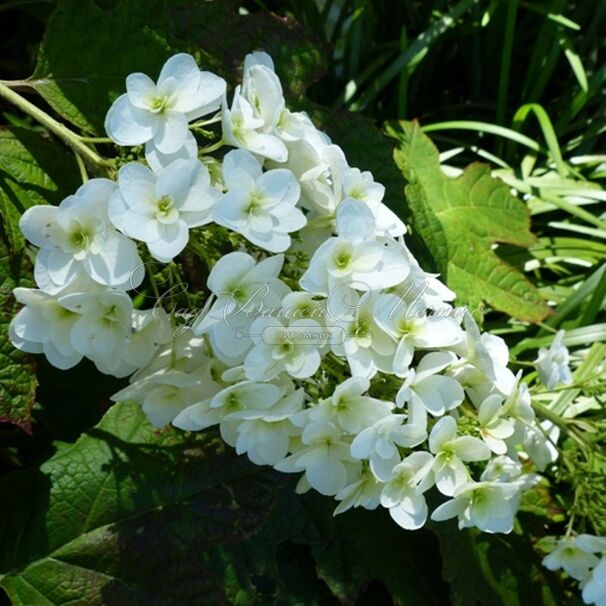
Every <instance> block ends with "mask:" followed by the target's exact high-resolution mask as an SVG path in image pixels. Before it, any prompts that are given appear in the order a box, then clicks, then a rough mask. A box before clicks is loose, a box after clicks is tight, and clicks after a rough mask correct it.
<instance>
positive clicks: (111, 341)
mask: <svg viewBox="0 0 606 606" xmlns="http://www.w3.org/2000/svg"><path fill="white" fill-rule="evenodd" d="M61 305H62V306H63V307H65V308H66V309H68V310H69V311H71V312H72V313H75V314H78V316H79V317H78V319H77V320H76V322H75V323H74V326H73V327H72V329H71V331H70V333H69V335H70V336H69V338H70V341H71V344H72V345H73V346H74V348H75V349H76V350H77V351H79V352H81V353H83V354H84V355H85V356H86V357H88V358H90V359H91V360H100V361H101V362H102V363H104V364H105V365H106V366H108V367H110V368H111V365H112V360H115V361H116V365H117V364H118V363H119V361H120V358H121V354H122V351H123V349H124V348H125V347H126V345H127V344H128V342H129V339H130V336H131V326H132V312H133V305H132V301H131V298H130V297H129V296H128V295H127V294H126V293H124V292H121V291H116V290H106V291H103V292H100V293H73V294H69V295H65V296H64V297H61Z"/></svg>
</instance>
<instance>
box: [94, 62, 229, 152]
mask: <svg viewBox="0 0 606 606" xmlns="http://www.w3.org/2000/svg"><path fill="white" fill-rule="evenodd" d="M224 95H225V80H223V79H222V78H219V77H218V76H216V75H215V74H212V73H210V72H204V71H200V69H199V67H198V65H197V64H196V61H195V59H194V58H193V57H192V56H191V55H187V54H184V53H180V54H178V55H174V56H173V57H171V58H170V59H169V60H168V61H167V62H166V63H165V64H164V67H163V68H162V70H161V72H160V76H159V78H158V82H157V83H154V81H153V80H152V79H151V78H150V77H149V76H146V75H145V74H141V73H137V74H131V75H130V76H128V77H127V78H126V93H125V94H123V95H121V96H120V97H118V98H117V99H116V100H115V101H114V104H113V105H112V106H111V108H110V110H109V112H108V113H107V117H106V118H105V130H106V131H107V134H108V135H109V137H110V138H111V139H113V141H115V142H116V143H117V144H118V145H141V144H143V143H147V142H149V141H153V146H154V147H155V148H156V149H157V150H158V151H159V152H161V153H163V154H172V153H174V152H177V151H178V150H179V149H180V148H181V147H183V145H185V143H186V141H187V139H188V133H189V131H188V122H191V121H192V120H195V119H196V118H200V117H201V116H205V115H208V114H210V113H212V112H215V111H217V110H218V109H219V107H220V106H221V102H222V99H223V97H224Z"/></svg>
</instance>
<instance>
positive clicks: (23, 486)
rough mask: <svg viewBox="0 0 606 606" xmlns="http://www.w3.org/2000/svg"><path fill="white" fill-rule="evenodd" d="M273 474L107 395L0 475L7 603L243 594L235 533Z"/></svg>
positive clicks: (224, 598) (256, 513)
mask: <svg viewBox="0 0 606 606" xmlns="http://www.w3.org/2000/svg"><path fill="white" fill-rule="evenodd" d="M277 482H279V479H278V478H277V474H274V473H267V472H263V470H261V469H260V468H258V467H255V466H253V465H252V464H250V463H249V462H248V461H247V460H246V459H245V458H244V457H237V456H236V455H235V454H234V453H232V452H226V449H225V447H224V445H223V443H222V441H221V440H220V439H219V438H218V437H217V436H216V434H212V433H208V432H206V433H202V434H196V435H195V436H193V437H191V438H186V437H184V434H183V433H182V432H178V431H176V430H163V431H156V430H154V429H153V428H152V427H151V426H150V424H149V423H148V422H147V421H146V419H145V416H144V414H143V413H142V412H141V410H140V408H139V407H138V406H136V405H134V404H128V403H122V404H117V405H115V406H114V407H112V408H111V409H110V410H109V412H108V413H107V414H106V416H105V417H104V419H103V420H102V421H101V423H100V424H99V425H98V426H97V427H95V428H94V429H92V430H91V431H90V432H89V433H88V434H87V435H84V436H83V437H82V438H81V439H80V440H78V442H76V443H75V444H74V445H72V446H67V445H59V447H58V449H57V452H56V453H55V454H54V455H53V457H52V458H50V459H49V460H48V461H46V462H45V463H44V464H43V465H42V466H41V467H40V469H39V470H38V469H30V470H27V471H17V472H13V473H12V474H11V475H9V476H5V477H4V478H2V480H0V495H1V496H0V501H1V502H2V505H1V507H2V512H3V519H2V522H1V525H0V543H1V544H2V553H1V554H0V570H1V571H2V572H3V573H4V576H2V577H1V578H0V585H1V586H2V587H3V588H4V589H5V590H6V592H7V593H8V594H9V597H10V598H11V599H12V601H13V604H14V605H15V606H20V605H23V606H25V605H27V606H31V604H67V603H68V602H69V603H87V604H118V603H128V604H141V603H153V604H158V605H160V604H175V603H179V604H191V603H198V602H197V601H196V600H198V601H199V600H201V599H202V596H205V597H204V599H206V603H211V604H223V603H230V604H231V603H242V604H244V603H251V602H252V596H253V595H254V593H255V591H254V588H253V585H252V582H251V579H250V578H249V575H248V574H244V572H245V571H243V570H241V568H245V564H246V557H245V554H243V553H242V552H243V551H244V546H243V542H244V541H245V539H246V538H247V537H249V536H250V535H251V534H253V533H254V532H255V531H256V530H257V529H258V528H259V527H260V526H261V524H262V523H263V521H264V520H265V518H266V517H267V515H268V512H269V510H270V509H271V503H272V499H273V495H275V494H276V483H277ZM17 520H18V521H19V522H18V523H17ZM146 600H147V601H146Z"/></svg>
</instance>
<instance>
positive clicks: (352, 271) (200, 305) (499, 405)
mask: <svg viewBox="0 0 606 606" xmlns="http://www.w3.org/2000/svg"><path fill="white" fill-rule="evenodd" d="M126 89H127V90H126V93H125V94H124V95H122V96H121V97H120V98H118V99H117V100H116V101H115V103H114V104H113V105H112V107H111V109H110V111H109V113H108V115H107V119H106V128H107V131H108V133H109V135H110V136H111V137H112V139H113V140H114V141H115V142H116V143H117V144H118V145H137V146H138V145H141V144H144V145H145V160H143V159H141V160H140V161H138V162H128V163H126V164H123V163H122V161H121V159H118V160H117V162H118V164H119V165H121V168H120V171H119V173H118V176H117V183H114V182H113V181H110V180H108V179H92V180H90V181H89V182H88V183H86V184H85V185H83V186H82V187H81V188H80V189H78V191H77V192H76V193H75V194H74V195H73V196H70V197H69V198H66V199H65V200H64V201H63V202H62V203H61V204H60V205H59V206H58V207H52V206H37V207H33V208H31V209H30V210H28V211H27V212H26V213H25V214H24V215H23V218H22V220H21V228H22V230H23V232H24V234H25V236H26V237H27V239H28V240H29V241H30V242H31V243H32V244H34V245H35V246H37V247H38V248H39V251H38V252H37V258H36V265H35V279H36V283H37V287H38V288H35V289H34V288H31V289H30V288H17V289H15V291H14V294H15V297H16V299H17V300H18V301H19V303H21V304H22V305H23V307H22V308H21V309H20V310H19V311H18V313H17V314H16V315H15V317H14V318H13V320H12V322H11V324H10V327H9V336H10V339H11V341H12V342H13V344H14V345H15V346H16V347H18V348H19V349H22V350H24V351H27V352H31V353H43V354H45V355H46V357H47V359H48V360H49V362H50V363H51V364H53V365H55V366H57V367H59V368H70V367H72V366H74V365H75V364H77V363H78V362H79V361H80V360H81V359H82V358H84V357H85V358H88V359H90V360H91V361H92V362H93V363H94V364H95V365H96V367H97V368H98V369H99V371H100V372H103V373H106V374H112V375H113V376H115V377H126V376H127V375H131V376H130V379H129V385H128V386H127V387H124V388H123V389H121V390H120V391H119V392H118V393H116V394H114V396H113V399H114V400H116V401H117V400H122V399H129V400H134V401H136V402H138V403H139V404H140V406H141V408H142V410H143V411H144V413H145V414H146V415H147V418H148V419H149V421H150V422H151V424H153V425H154V426H157V427H163V426H165V425H168V424H172V425H173V426H174V427H177V428H179V429H182V430H185V431H203V430H206V429H207V428H211V427H215V428H217V429H218V431H219V433H220V435H221V437H222V439H223V441H224V442H225V443H227V444H228V445H230V446H232V447H233V448H235V450H236V452H237V453H238V454H241V455H246V456H247V457H248V458H249V459H250V461H252V462H253V463H255V464H258V465H270V466H273V467H274V468H275V469H276V470H279V471H282V472H286V473H297V474H299V481H298V483H297V488H296V490H297V492H304V491H306V490H310V489H312V488H313V489H315V490H316V491H318V492H320V493H322V494H324V495H330V496H334V497H335V499H336V500H337V501H338V502H339V503H338V505H337V506H336V509H335V511H334V513H335V515H336V514H338V513H341V512H343V511H346V510H347V509H349V508H352V507H364V508H366V509H374V508H377V507H379V506H382V507H384V508H385V509H387V510H388V511H389V514H390V516H391V518H392V519H393V520H394V528H395V525H396V524H397V525H398V526H400V527H401V528H404V529H407V530H414V529H417V528H420V527H422V526H423V525H424V524H425V522H426V520H427V517H428V514H429V512H428V505H427V501H429V502H432V501H433V499H434V498H435V497H436V496H437V497H439V496H440V495H444V497H446V498H447V499H448V500H447V501H446V502H444V503H443V504H442V505H440V506H438V507H437V509H435V511H434V512H433V515H432V516H431V517H432V518H433V519H434V520H436V521H441V520H446V519H449V518H455V517H456V518H457V519H458V523H459V526H460V527H461V528H463V527H468V526H475V527H477V528H479V529H480V530H483V531H485V532H510V531H511V529H512V525H513V517H514V515H515V513H516V511H517V509H518V507H519V505H520V501H521V493H522V491H524V490H527V489H529V488H530V487H531V486H533V485H534V484H535V483H537V482H538V481H539V476H537V475H536V473H534V472H536V471H541V470H542V469H545V468H546V467H547V466H549V465H550V463H552V462H553V461H554V460H555V458H556V456H557V449H556V448H555V447H554V443H556V442H557V439H558V432H559V428H558V426H557V425H553V424H551V423H550V422H548V421H542V422H541V423H539V421H538V420H537V418H535V411H534V409H533V402H532V400H531V390H532V389H533V388H534V383H533V382H532V381H530V382H529V383H526V382H525V380H523V378H522V376H521V374H518V375H517V376H515V375H514V374H513V373H512V372H511V370H510V369H509V367H508V364H509V350H508V348H507V344H506V343H505V341H504V340H503V339H502V338H501V337H498V336H495V335H492V334H489V333H482V332H481V331H480V329H479V327H478V325H477V324H476V323H475V321H474V320H473V318H472V317H471V316H470V315H469V313H461V312H466V310H465V309H464V308H459V309H456V308H454V307H453V306H454V303H453V300H454V299H455V293H454V292H452V291H451V290H449V289H448V288H447V286H446V285H445V284H443V283H442V282H441V281H440V280H439V277H438V276H437V275H433V274H428V273H427V272H425V271H424V270H423V269H422V268H421V267H420V266H419V263H418V262H417V260H416V259H415V257H414V255H413V253H412V252H411V251H410V250H409V249H408V247H407V245H406V242H405V240H404V237H405V234H406V227H405V225H404V223H403V222H402V221H401V220H400V218H399V217H397V216H396V214H394V213H393V212H392V211H391V210H389V209H388V208H387V206H386V205H385V203H384V201H383V198H384V195H385V187H384V186H383V185H382V184H380V183H378V182H377V181H375V179H374V177H373V175H372V174H371V173H370V172H368V171H363V170H360V169H358V168H356V167H352V166H350V165H349V163H348V159H347V157H346V155H345V153H344V152H343V150H342V149H341V148H340V147H339V146H338V145H335V144H333V143H332V142H331V140H330V138H329V137H328V136H327V135H326V133H324V132H322V131H321V130H319V129H318V128H317V127H316V126H314V124H313V122H312V121H311V119H310V118H309V116H307V115H306V114H304V113H302V112H292V111H290V110H289V109H288V107H287V106H286V103H285V100H284V95H283V89H282V85H281V83H280V80H279V78H278V76H277V74H276V72H275V69H274V65H273V61H272V60H271V58H270V57H269V56H268V55H267V54H266V53H263V52H255V53H252V54H250V55H248V56H247V57H246V59H245V61H244V66H243V78H242V83H241V85H240V86H238V87H236V88H235V91H234V94H233V96H232V98H231V99H230V100H229V102H228V100H227V98H226V94H225V93H226V84H225V82H224V81H223V80H222V79H221V78H219V77H218V76H215V75H214V74H210V73H208V72H202V71H200V69H199V68H198V66H197V65H196V63H195V61H194V59H193V58H192V57H191V56H189V55H185V54H178V55H176V56H174V57H172V58H171V59H169V60H168V61H167V62H166V64H165V65H164V67H163V68H162V69H161V72H160V76H159V79H158V81H157V82H153V81H152V80H151V79H150V78H149V77H148V76H145V75H143V74H140V73H137V74H132V75H131V76H129V77H128V78H127V82H126ZM217 110H219V113H218V114H217V115H214V116H212V117H209V118H208V119H205V120H202V121H197V119H198V118H200V117H202V116H205V115H207V114H211V113H214V112H215V111H217ZM192 120H196V123H195V124H194V125H192V126H191V128H190V126H189V122H191V121H192ZM207 127H208V130H206V129H207ZM202 128H204V129H205V130H204V131H202ZM219 129H221V131H222V132H221V133H219V132H218V131H219ZM215 134H216V137H215V138H214V139H213V137H214V135H215ZM201 136H204V138H206V137H208V138H209V140H211V142H210V143H209V144H207V145H205V146H204V147H202V148H201V149H198V142H199V140H201V139H200V137H201ZM226 146H231V147H235V148H237V149H235V150H229V149H221V150H220V151H219V153H214V152H216V151H217V150H219V149H220V148H225V147H226ZM132 155H133V156H134V157H140V156H141V152H140V150H138V149H135V150H133V151H132ZM123 157H124V156H121V158H123ZM192 229H193V230H195V231H190V230H192ZM133 240H136V241H138V242H141V243H144V244H145V245H146V246H147V249H148V251H149V253H150V254H151V256H152V257H154V258H155V259H156V260H157V261H159V262H160V263H165V264H168V263H170V265H169V267H167V268H160V270H159V271H158V270H155V271H154V272H153V273H151V272H150V273H149V275H148V276H147V279H146V281H145V282H142V281H143V279H144V278H145V276H144V273H145V271H144V270H145V268H144V266H143V263H142V262H141V259H140V258H139V255H138V253H137V246H139V247H140V250H143V249H144V245H143V244H136V243H135V242H134V241H133ZM182 253H183V254H182ZM153 265H154V266H156V265H157V264H156V263H154V264H153ZM167 275H170V278H169V279H167V280H166V281H165V282H164V283H163V282H162V281H163V280H164V279H165V277H166V276H167ZM141 283H143V284H144V288H143V289H141V292H137V293H136V295H135V294H133V293H131V295H132V296H131V295H129V294H127V292H126V291H128V290H131V289H136V287H138V285H139V284H141ZM165 289H166V290H165ZM151 293H154V304H153V307H152V306H151V305H146V302H147V301H149V297H150V295H151ZM462 318H463V325H461V324H462ZM536 366H537V368H538V371H539V374H540V376H541V378H542V380H543V382H544V383H545V384H546V385H547V386H548V387H549V388H551V387H553V386H554V385H556V384H558V383H561V382H564V383H566V382H570V379H571V377H570V369H569V367H568V350H567V349H566V348H565V347H564V345H563V333H562V332H560V333H558V335H556V338H555V339H554V342H553V344H552V345H551V347H550V348H549V349H541V350H540V352H539V359H538V360H537V361H536ZM531 378H532V377H531ZM535 408H536V409H537V415H540V414H541V409H540V408H539V407H536V406H535ZM430 491H431V492H430ZM426 498H427V501H426ZM396 530H397V529H396ZM570 530H571V532H570V533H568V534H569V535H570V536H568V537H567V538H565V539H563V540H562V541H561V542H560V543H558V544H557V545H556V547H555V549H554V550H553V551H552V552H551V553H550V554H549V555H548V556H547V557H546V558H545V565H546V566H547V567H548V568H551V569H558V568H561V569H563V570H565V571H566V572H567V573H568V574H569V575H570V576H571V577H574V578H576V579H578V580H579V582H580V584H581V588H582V589H583V597H584V599H585V601H586V602H588V603H589V602H593V603H597V604H598V605H599V606H602V605H603V604H604V602H605V600H606V597H605V596H606V587H605V582H604V568H605V566H606V564H604V562H606V560H605V559H604V555H605V552H606V539H601V538H599V537H593V536H591V535H579V536H576V537H575V536H574V534H573V529H572V528H571V529H570Z"/></svg>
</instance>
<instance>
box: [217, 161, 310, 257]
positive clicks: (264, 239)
mask: <svg viewBox="0 0 606 606" xmlns="http://www.w3.org/2000/svg"><path fill="white" fill-rule="evenodd" d="M223 181H224V183H225V185H226V187H227V193H225V194H224V195H223V196H222V197H221V198H219V200H217V203H216V205H215V209H214V220H215V221H216V222H217V223H219V225H224V226H225V227H228V228H229V229H232V230H233V231H236V232H238V233H240V234H242V235H243V236H244V237H245V238H246V239H247V240H249V241H250V242H252V243H253V244H256V245H257V246H260V247H261V248H264V249H265V250H269V251H271V252H284V251H285V250H286V249H288V248H289V246H290V236H289V235H288V234H289V232H293V231H297V230H299V229H301V228H302V227H303V226H304V225H305V223H306V219H305V215H303V213H302V212H301V211H300V210H299V209H298V208H297V207H296V204H297V202H298V201H299V197H300V192H301V187H300V186H299V182H298V181H297V180H296V178H295V176H294V175H293V174H292V172H290V171H289V170H287V169H285V168H278V169H274V170H269V171H267V172H265V173H263V171H262V168H261V165H260V164H259V162H258V161H257V159H256V158H255V157H254V156H253V155H252V154H251V153H249V152H247V151H244V150H234V151H232V152H229V153H228V154H227V155H226V156H225V158H224V160H223Z"/></svg>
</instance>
